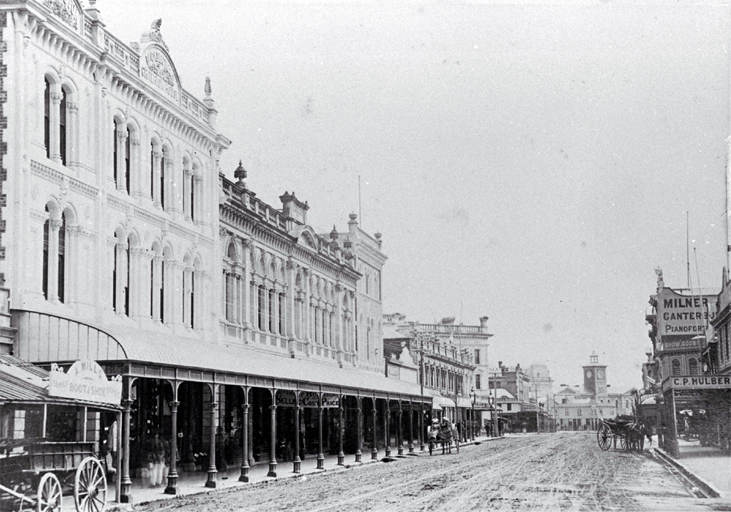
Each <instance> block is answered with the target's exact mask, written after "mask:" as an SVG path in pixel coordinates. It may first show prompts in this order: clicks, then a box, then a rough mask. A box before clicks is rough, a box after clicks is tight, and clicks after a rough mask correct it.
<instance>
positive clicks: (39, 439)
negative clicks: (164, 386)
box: [0, 355, 120, 512]
mask: <svg viewBox="0 0 731 512" xmlns="http://www.w3.org/2000/svg"><path fill="white" fill-rule="evenodd" d="M44 372H45V374H44ZM50 373H51V374H53V373H54V372H53V371H52V372H50ZM61 373H63V372H61ZM64 375H66V374H64ZM48 381H49V372H47V371H45V370H42V369H40V368H36V367H33V366H32V365H28V364H27V363H23V362H22V361H20V360H16V359H15V358H12V357H10V356H6V355H2V356H0V511H11V510H12V511H21V510H23V511H25V510H34V511H37V512H59V511H62V510H64V509H66V510H68V508H67V507H64V501H66V502H67V503H66V505H69V503H68V502H69V501H71V498H70V496H71V495H73V505H74V507H75V509H76V510H77V511H78V512H102V511H103V510H104V509H105V508H106V504H107V499H108V496H107V495H108V493H110V489H108V487H107V474H108V473H110V472H112V471H115V469H114V467H110V465H109V463H108V462H107V461H108V459H111V457H109V458H105V457H101V451H102V444H103V442H102V441H101V440H100V431H101V425H100V422H101V415H102V414H106V415H107V417H110V418H112V419H114V420H118V419H119V411H120V409H119V407H118V406H114V405H111V404H104V403H96V402H91V401H83V400H71V399H67V398H57V397H54V396H50V395H49V389H48V388H49V383H48ZM89 385H93V384H92V383H91V381H89ZM97 389H98V388H97ZM119 447H120V446H119V444H118V445H117V446H115V447H111V446H108V447H107V448H106V449H107V450H108V451H112V450H113V451H114V452H117V453H119V452H118V450H119ZM119 461H120V459H119V458H117V461H116V462H114V465H116V467H117V468H119ZM112 488H113V489H114V487H112ZM116 491H117V492H116V495H117V496H119V479H117V484H116ZM64 495H68V496H69V499H67V500H64Z"/></svg>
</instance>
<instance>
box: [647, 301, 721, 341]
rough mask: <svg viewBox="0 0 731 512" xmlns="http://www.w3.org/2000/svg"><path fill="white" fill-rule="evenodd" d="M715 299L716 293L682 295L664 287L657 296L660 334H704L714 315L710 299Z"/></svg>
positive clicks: (664, 335) (663, 335)
mask: <svg viewBox="0 0 731 512" xmlns="http://www.w3.org/2000/svg"><path fill="white" fill-rule="evenodd" d="M715 299H716V296H715V295H705V296H703V295H682V294H680V293H677V292H676V291H674V290H672V289H670V288H663V289H662V290H661V291H660V294H659V296H658V298H657V316H658V319H657V321H658V326H657V327H658V334H659V335H660V336H662V337H667V336H698V335H702V334H704V333H705V330H706V326H707V325H708V323H709V321H710V320H711V319H712V317H713V316H712V314H711V312H710V308H709V301H712V300H715ZM666 341H667V340H663V342H666Z"/></svg>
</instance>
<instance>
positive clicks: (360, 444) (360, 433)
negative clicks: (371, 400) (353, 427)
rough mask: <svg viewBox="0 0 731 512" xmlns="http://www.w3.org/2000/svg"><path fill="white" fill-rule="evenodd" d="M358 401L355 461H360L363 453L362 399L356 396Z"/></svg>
mask: <svg viewBox="0 0 731 512" xmlns="http://www.w3.org/2000/svg"><path fill="white" fill-rule="evenodd" d="M356 400H357V402H358V428H357V434H358V441H357V442H358V447H357V449H356V451H355V462H361V456H362V455H363V452H362V450H363V399H362V398H361V397H356Z"/></svg>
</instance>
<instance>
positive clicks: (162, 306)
mask: <svg viewBox="0 0 731 512" xmlns="http://www.w3.org/2000/svg"><path fill="white" fill-rule="evenodd" d="M160 321H161V322H162V323H165V257H164V256H163V259H162V261H160Z"/></svg>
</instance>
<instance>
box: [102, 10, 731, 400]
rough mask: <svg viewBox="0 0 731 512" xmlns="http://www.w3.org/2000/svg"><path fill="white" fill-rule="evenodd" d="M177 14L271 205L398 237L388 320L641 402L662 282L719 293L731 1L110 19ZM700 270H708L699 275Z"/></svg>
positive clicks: (168, 21) (186, 52) (182, 37)
mask: <svg viewBox="0 0 731 512" xmlns="http://www.w3.org/2000/svg"><path fill="white" fill-rule="evenodd" d="M97 7H98V8H99V9H100V11H101V15H102V18H103V19H104V21H105V22H106V24H107V28H108V29H109V30H111V31H112V33H113V34H114V35H116V36H117V37H119V38H120V39H122V41H125V42H131V41H139V39H140V36H141V34H142V32H144V31H146V30H148V29H149V26H150V24H151V23H152V21H153V20H155V19H157V18H162V26H161V33H162V36H163V39H164V40H165V42H166V43H167V45H168V47H169V48H170V53H171V56H172V59H173V61H174V63H175V66H176V69H177V71H178V74H179V76H180V79H181V82H182V85H183V87H184V88H185V89H186V90H188V91H189V92H191V93H192V94H194V95H196V96H197V97H199V98H202V97H203V86H204V81H205V77H206V76H210V77H211V84H212V89H213V98H214V99H215V101H216V106H217V108H218V111H219V114H218V128H219V130H220V131H221V132H222V133H223V134H224V135H225V136H227V137H228V138H229V139H231V140H232V141H233V143H232V145H231V147H230V148H229V149H228V150H227V151H226V152H225V153H224V155H223V157H222V159H221V170H222V171H223V172H224V173H225V174H226V175H227V176H228V177H229V178H231V179H233V171H234V169H235V168H236V166H237V165H238V161H239V160H241V161H242V162H243V165H244V167H245V168H246V170H247V171H248V178H247V184H248V186H249V187H250V188H251V189H252V190H253V191H254V192H256V193H257V196H258V197H260V198H262V199H263V200H264V201H266V202H268V203H269V204H271V205H274V206H279V205H280V203H279V199H278V197H279V196H280V195H281V194H282V193H283V192H285V191H289V192H293V191H294V192H295V193H296V195H297V197H298V198H299V199H300V200H303V201H308V203H309V205H310V210H309V212H308V219H307V220H308V223H309V224H311V225H312V226H313V227H315V228H316V229H317V230H318V232H321V233H327V232H329V231H330V230H331V229H332V226H333V225H335V226H337V227H338V229H339V230H340V231H344V230H345V229H346V226H347V220H348V214H350V213H358V214H359V221H360V225H361V227H362V228H363V229H365V230H366V231H367V232H369V233H376V232H380V233H382V235H383V238H382V240H383V251H384V252H385V253H386V254H387V256H388V261H387V262H386V265H385V267H384V271H383V310H384V312H385V313H393V312H400V313H403V314H406V315H407V318H408V319H409V320H413V321H421V322H434V321H439V320H440V319H441V318H444V317H450V316H453V317H456V321H457V322H462V323H464V324H466V325H477V324H478V323H479V321H478V318H479V317H481V316H483V315H487V316H488V317H489V322H488V326H489V330H490V332H491V333H492V334H493V335H494V336H493V337H492V338H491V340H490V347H489V350H488V358H489V364H490V365H491V366H492V365H494V364H495V363H496V362H497V361H502V362H503V364H505V365H509V366H514V365H516V364H520V365H521V366H522V367H526V366H529V365H531V364H545V365H547V366H548V368H549V370H550V372H551V376H552V377H553V379H554V382H555V383H556V384H564V383H565V384H569V385H575V384H580V383H581V382H582V380H581V379H582V373H581V368H580V367H581V365H582V364H587V363H588V362H589V356H590V354H591V353H592V352H595V353H596V354H597V355H598V356H599V361H600V362H601V363H604V364H607V365H608V370H607V374H608V382H609V383H610V385H611V386H612V390H613V391H625V390H627V389H629V388H631V387H640V386H641V365H642V363H643V362H644V361H645V360H646V356H645V351H646V350H647V349H648V348H649V347H651V342H650V339H649V338H648V335H647V333H648V329H649V326H648V325H647V324H646V323H645V313H646V312H647V310H648V299H649V296H650V295H652V294H653V293H654V292H655V289H656V285H657V280H656V275H655V271H654V269H655V268H657V267H660V268H662V270H663V273H664V279H665V283H666V285H667V286H671V287H676V288H682V287H687V286H688V264H689V263H690V268H691V272H690V275H691V286H692V287H698V286H701V287H703V288H717V289H718V288H720V286H721V273H722V268H723V266H724V265H725V264H726V254H725V246H726V243H727V242H726V239H727V236H726V232H727V230H726V216H725V211H726V207H725V204H726V188H725V183H726V179H725V175H726V174H725V172H726V171H725V168H726V161H727V142H726V138H727V137H729V135H730V134H731V133H730V131H729V55H728V50H729V42H730V41H731V38H730V37H729V35H730V34H731V32H730V31H729V29H730V28H731V27H730V23H729V21H730V20H729V18H730V16H729V15H730V14H731V13H730V11H729V6H728V3H727V2H720V1H719V2H690V1H688V2H684V1H679V2H672V3H670V2H649V1H648V2H643V1H641V0H640V1H635V0H633V1H631V2H630V1H627V2H614V1H596V2H591V1H564V2H538V1H533V2H524V1H513V2H510V1H503V2H489V1H486V2H464V1H462V2H457V1H451V0H441V1H408V0H406V1H400V2H385V1H375V0H374V1H367V0H361V1H347V0H343V1H329V0H324V1H321V2H308V1H304V0H299V1H287V0H280V1H265V0H247V1H245V2H242V1H234V0H220V1H216V0H207V1H201V0H158V1H155V2H150V1H142V0H128V1H126V2H110V1H109V0H98V2H97ZM688 255H690V257H688Z"/></svg>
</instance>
